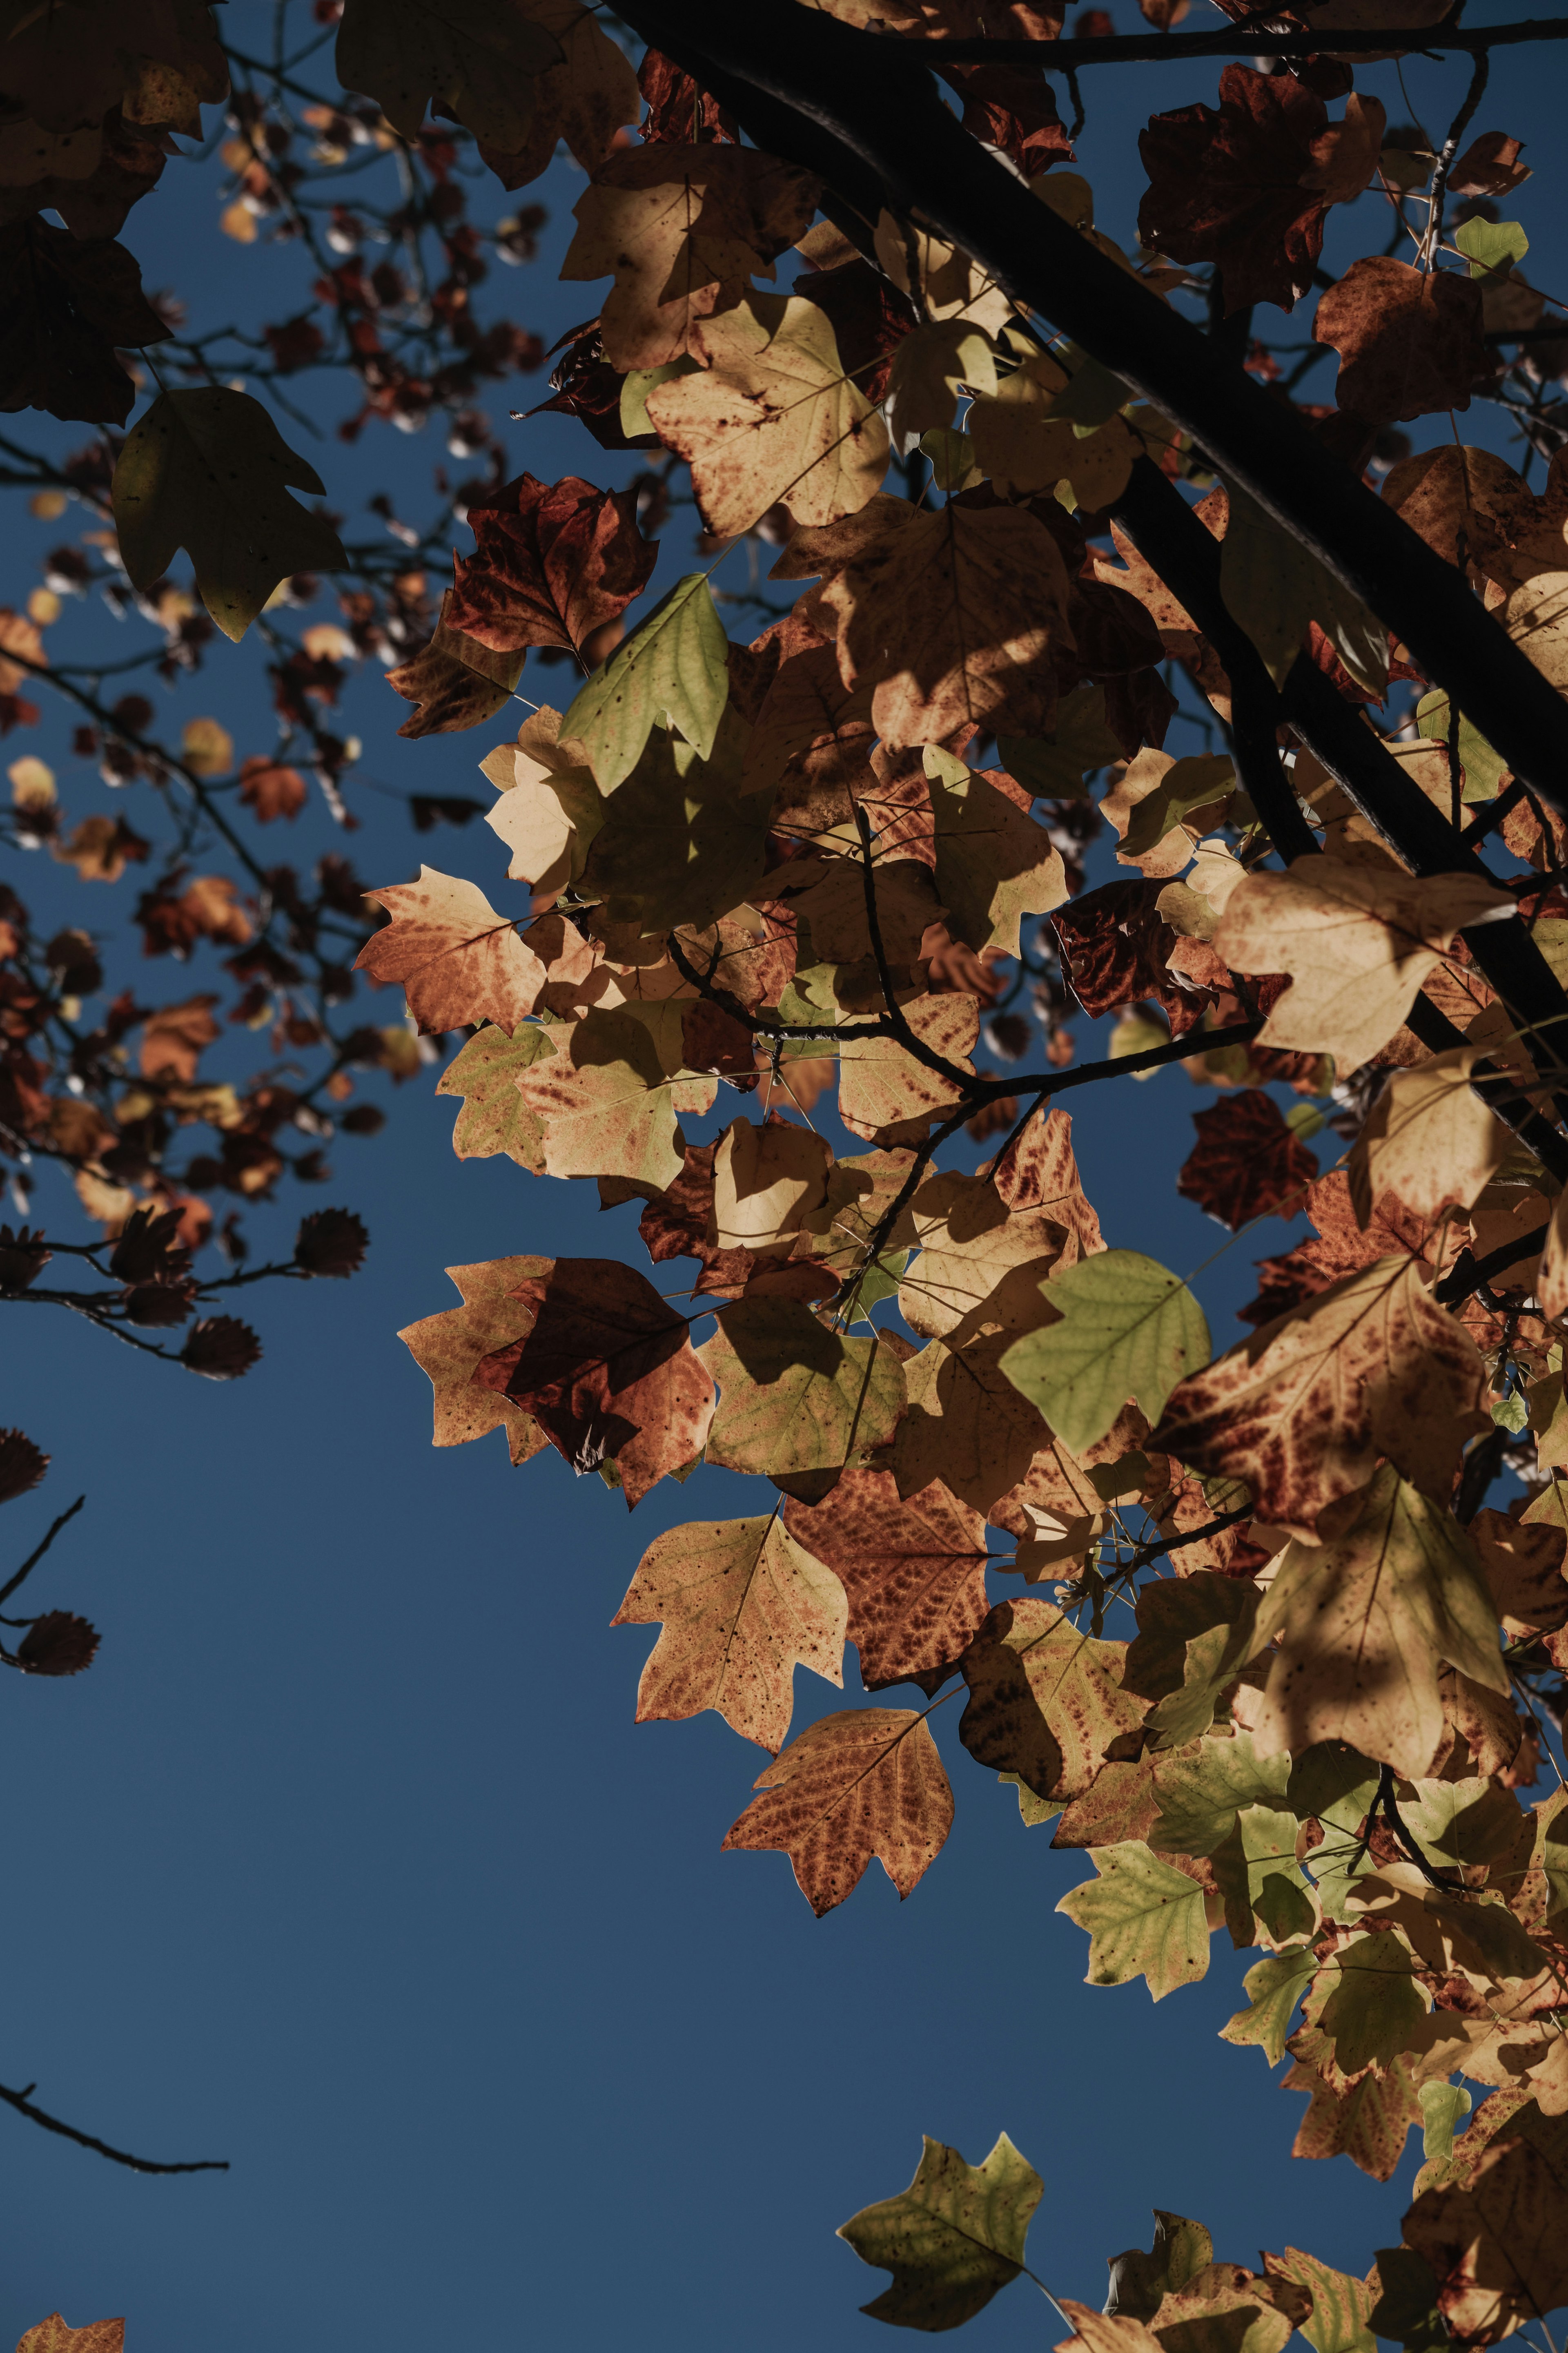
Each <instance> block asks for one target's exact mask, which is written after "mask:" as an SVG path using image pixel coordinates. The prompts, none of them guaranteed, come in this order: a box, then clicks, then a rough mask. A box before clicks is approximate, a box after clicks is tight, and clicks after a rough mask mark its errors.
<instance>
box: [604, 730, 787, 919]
mask: <svg viewBox="0 0 1568 2353" xmlns="http://www.w3.org/2000/svg"><path fill="white" fill-rule="evenodd" d="M716 733H717V740H716V742H715V744H714V746H713V756H712V757H711V758H710V759H703V758H701V757H700V755H699V754H697V753H696V752H694V751H693V750H692V748H691V746H690V744H683V743H682V742H681V741H680V739H679V736H677V735H674V734H671V733H667V732H666V730H664V729H663V728H659V729H658V730H656V732H655V733H653V734H652V735H651V736H650V737H649V739H648V741H647V744H645V745H644V747H643V749H642V752H641V753H640V754H639V755H638V758H637V765H636V766H635V767H634V768H633V770H632V772H631V774H630V775H629V776H626V778H624V780H623V781H622V783H621V785H620V786H619V789H618V790H617V791H616V792H614V793H612V794H611V795H610V797H609V799H608V800H607V801H606V802H605V814H604V821H603V823H602V824H601V826H600V827H599V828H598V830H597V831H596V832H595V836H594V839H593V846H592V848H591V849H589V852H588V856H587V860H586V861H585V863H584V868H583V874H582V880H581V882H580V884H579V886H578V887H579V888H580V890H581V891H582V892H583V895H584V897H585V898H589V899H597V900H600V901H602V902H604V904H605V911H606V913H607V914H608V916H609V919H610V921H611V922H612V923H636V924H637V925H638V927H639V928H640V930H641V931H642V932H643V934H645V935H649V934H655V933H659V932H669V931H674V930H675V929H676V928H677V926H678V925H680V924H690V925H692V926H694V927H695V928H696V929H698V930H702V929H704V928H705V927H706V926H707V925H708V924H710V923H714V922H716V921H717V919H718V918H719V916H721V915H725V914H728V913H730V911H731V908H733V907H738V906H741V905H742V904H743V903H744V902H745V901H746V899H747V897H748V896H749V894H750V893H751V892H752V890H753V889H754V888H755V887H756V885H757V884H758V883H759V882H760V881H762V878H763V871H764V869H765V867H766V863H767V835H768V818H769V817H770V815H771V814H772V809H773V793H772V791H771V790H769V791H768V792H765V793H761V794H755V795H753V796H752V797H751V798H750V799H746V800H742V798H741V797H740V795H739V792H738V790H737V787H738V785H739V782H740V774H741V754H742V751H743V749H744V736H745V727H744V724H743V723H742V720H741V717H740V713H739V712H736V711H734V710H733V709H732V707H731V708H727V709H726V710H725V711H724V712H723V713H722V714H721V718H720V721H719V724H718V728H717V731H716Z"/></svg>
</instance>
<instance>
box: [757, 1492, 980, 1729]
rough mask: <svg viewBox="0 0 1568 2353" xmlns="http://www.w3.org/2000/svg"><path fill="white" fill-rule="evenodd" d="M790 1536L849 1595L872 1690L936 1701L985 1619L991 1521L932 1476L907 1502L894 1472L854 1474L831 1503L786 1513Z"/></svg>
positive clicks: (852, 1635)
mask: <svg viewBox="0 0 1568 2353" xmlns="http://www.w3.org/2000/svg"><path fill="white" fill-rule="evenodd" d="M784 1525H785V1526H786V1527H787V1528H788V1530H789V1532H790V1534H791V1535H793V1536H794V1537H795V1538H796V1540H797V1541H798V1542H799V1543H801V1544H803V1545H804V1546H805V1549H806V1550H807V1552H809V1553H813V1554H815V1555H816V1558H817V1559H818V1560H822V1561H826V1564H827V1566H828V1567H829V1568H831V1569H832V1571H833V1573H834V1575H835V1576H836V1577H837V1579H838V1581H839V1583H840V1584H841V1585H842V1586H843V1588H844V1590H845V1592H846V1593H847V1595H848V1597H849V1640H850V1641H852V1642H853V1643H854V1644H855V1645H856V1647H857V1649H858V1651H859V1653H860V1674H861V1679H862V1681H863V1682H864V1683H865V1685H866V1688H867V1690H868V1691H882V1690H885V1689H886V1687H887V1686H888V1684H889V1683H919V1685H920V1686H921V1690H922V1691H923V1692H924V1693H925V1694H926V1695H927V1697H928V1698H930V1697H931V1695H932V1694H934V1693H935V1691H936V1690H937V1688H938V1686H939V1684H941V1683H943V1682H944V1681H945V1680H946V1678H947V1676H948V1675H949V1674H950V1673H951V1672H952V1669H953V1667H954V1666H955V1665H956V1664H957V1662H958V1660H959V1658H960V1657H961V1655H962V1654H963V1651H964V1649H965V1647H966V1645H967V1644H968V1642H969V1641H970V1639H971V1637H972V1636H973V1634H974V1632H975V1630H976V1629H977V1628H978V1627H979V1625H980V1624H981V1621H982V1620H984V1616H985V1609H986V1599H985V1523H984V1520H983V1519H982V1518H981V1516H980V1514H979V1513H978V1512H973V1511H971V1510H970V1509H969V1507H968V1505H967V1504H961V1503H959V1502H958V1501H957V1499H956V1498H955V1497H954V1496H952V1495H951V1494H950V1493H948V1490H947V1489H946V1488H945V1487H944V1486H943V1485H942V1482H941V1481H940V1480H933V1481H932V1482H931V1485H930V1486H929V1487H923V1488H922V1489H921V1492H920V1493H919V1494H916V1495H911V1496H910V1498H909V1500H908V1501H907V1502H905V1503H900V1500H899V1489H898V1482H897V1481H896V1480H895V1479H894V1477H893V1475H892V1473H891V1472H889V1471H846V1472H845V1473H844V1476H843V1477H842V1478H841V1479H840V1481H839V1482H838V1484H837V1487H835V1488H834V1490H833V1493H832V1494H831V1495H830V1496H829V1497H828V1498H827V1501H826V1503H822V1504H801V1503H795V1502H791V1503H789V1504H786V1505H785V1507H784Z"/></svg>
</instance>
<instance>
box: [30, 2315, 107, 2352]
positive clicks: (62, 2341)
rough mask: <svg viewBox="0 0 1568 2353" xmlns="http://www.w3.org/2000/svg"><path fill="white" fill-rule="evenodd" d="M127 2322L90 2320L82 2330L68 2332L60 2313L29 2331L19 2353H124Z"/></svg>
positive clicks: (75, 2329)
mask: <svg viewBox="0 0 1568 2353" xmlns="http://www.w3.org/2000/svg"><path fill="white" fill-rule="evenodd" d="M124 2344H125V2323H124V2322H123V2320H89V2321H88V2322H87V2324H86V2326H85V2327H81V2328H68V2327H67V2326H66V2324H65V2322H64V2321H63V2320H62V2319H61V2317H60V2316H59V2314H58V2312H51V2313H50V2315H49V2316H48V2318H47V2320H40V2321H39V2322H38V2323H37V2327H33V2328H29V2329H27V2330H26V2331H25V2332H24V2334H23V2336H22V2338H21V2341H20V2342H19V2344H18V2345H17V2347H16V2353H123V2348H124Z"/></svg>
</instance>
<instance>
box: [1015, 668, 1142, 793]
mask: <svg viewBox="0 0 1568 2353" xmlns="http://www.w3.org/2000/svg"><path fill="white" fill-rule="evenodd" d="M996 749H997V752H998V754H999V755H1000V757H1001V761H1002V765H1003V766H1004V767H1005V769H1006V771H1007V773H1008V775H1009V776H1015V777H1016V779H1017V781H1018V783H1019V784H1021V785H1026V786H1027V787H1028V789H1029V790H1030V792H1032V793H1035V794H1037V795H1039V796H1040V797H1043V798H1045V799H1047V800H1059V801H1070V800H1082V799H1083V798H1084V797H1085V795H1086V793H1087V791H1088V788H1089V776H1092V775H1093V774H1094V772H1095V771H1096V770H1097V769H1099V768H1103V767H1106V766H1108V765H1110V762H1111V761H1113V760H1120V759H1121V756H1122V752H1121V743H1120V741H1119V740H1118V738H1117V737H1116V736H1114V735H1113V734H1112V733H1111V732H1110V728H1109V727H1108V726H1107V725H1106V723H1105V689H1104V688H1103V687H1102V686H1079V687H1075V688H1074V689H1073V691H1072V692H1071V694H1069V695H1066V696H1064V697H1063V699H1062V701H1061V702H1058V705H1057V723H1056V727H1055V730H1054V732H1053V733H1051V734H1050V735H1049V736H1047V737H1035V736H1025V735H1005V736H1004V737H1003V738H1002V740H1001V742H1000V743H999V744H997V746H996Z"/></svg>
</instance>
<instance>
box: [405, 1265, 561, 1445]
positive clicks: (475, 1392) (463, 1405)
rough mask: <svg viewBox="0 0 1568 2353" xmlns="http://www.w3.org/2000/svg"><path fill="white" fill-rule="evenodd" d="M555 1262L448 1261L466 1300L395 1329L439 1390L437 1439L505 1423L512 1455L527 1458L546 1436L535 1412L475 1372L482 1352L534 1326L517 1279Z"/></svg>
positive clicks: (461, 1441) (442, 1441)
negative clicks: (453, 1263) (466, 1263)
mask: <svg viewBox="0 0 1568 2353" xmlns="http://www.w3.org/2000/svg"><path fill="white" fill-rule="evenodd" d="M552 1263H553V1261H552V1260H550V1259H547V1258H497V1259H490V1260H489V1261H486V1262H485V1263H484V1264H482V1265H478V1266H449V1267H448V1268H447V1274H448V1275H449V1276H450V1277H451V1280H452V1281H453V1282H455V1283H456V1284H457V1286H458V1291H459V1292H460V1293H462V1299H463V1303H462V1305H461V1306H460V1307H448V1308H447V1309H446V1310H444V1312H443V1313H442V1314H439V1315H426V1316H425V1317H423V1318H422V1320H421V1321H420V1322H419V1323H417V1324H406V1325H405V1327H404V1329H403V1330H402V1331H401V1332H400V1333H399V1334H398V1335H397V1336H398V1338H399V1339H400V1340H401V1341H402V1342H403V1343H404V1345H405V1347H406V1348H407V1350H408V1352H409V1354H410V1356H412V1357H413V1358H414V1361H415V1363H416V1365H417V1366H419V1369H420V1371H421V1372H423V1373H426V1374H427V1375H428V1377H429V1380H430V1385H431V1387H432V1388H433V1389H434V1390H435V1392H436V1399H435V1403H436V1426H435V1432H434V1435H433V1436H432V1438H431V1441H430V1442H431V1444H432V1445H433V1446H466V1445H467V1444H468V1440H470V1439H472V1438H483V1437H484V1436H485V1434H486V1432H487V1431H489V1430H497V1429H504V1430H505V1431H506V1433H507V1440H508V1443H509V1444H510V1448H511V1459H512V1461H514V1462H526V1461H528V1459H529V1457H530V1456H531V1455H534V1454H537V1453H538V1452H539V1451H540V1449H541V1448H542V1446H544V1445H545V1444H546V1443H547V1440H546V1439H545V1435H544V1432H543V1431H542V1430H541V1429H540V1427H539V1425H538V1423H537V1422H536V1421H535V1420H534V1419H533V1418H532V1416H531V1414H530V1413H528V1412H527V1411H526V1410H525V1409H523V1408H522V1407H521V1406H520V1405H518V1404H517V1403H516V1402H515V1400H514V1399H512V1398H509V1397H508V1396H506V1395H505V1393H504V1392H503V1391H500V1390H497V1389H494V1388H490V1387H489V1384H488V1383H486V1382H483V1381H480V1380H478V1379H476V1377H475V1375H476V1372H477V1370H478V1367H479V1363H480V1361H481V1360H482V1359H483V1358H484V1357H486V1356H489V1355H490V1354H491V1353H492V1352H493V1351H494V1350H495V1349H497V1348H501V1347H509V1346H510V1345H513V1344H515V1343H516V1342H518V1341H521V1340H522V1339H523V1338H525V1337H526V1335H528V1333H529V1332H530V1331H531V1329H532V1326H533V1303H532V1301H531V1299H529V1298H524V1297H522V1296H521V1295H520V1293H519V1290H518V1286H519V1284H520V1283H522V1282H527V1281H529V1280H530V1279H531V1278H532V1279H538V1278H541V1277H542V1276H544V1275H547V1274H548V1273H549V1272H550V1270H551V1267H552Z"/></svg>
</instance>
